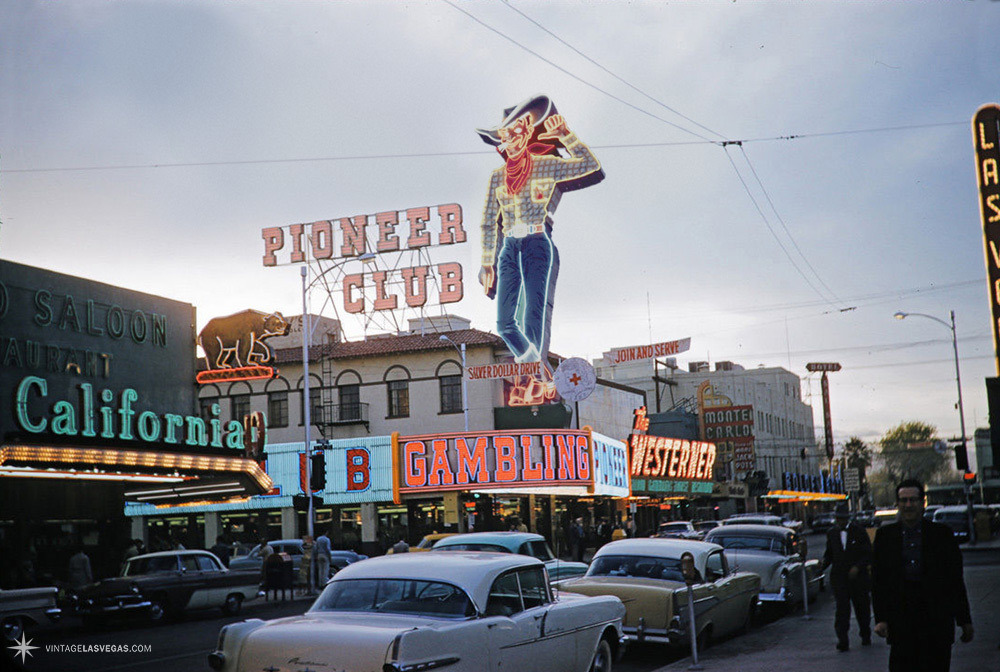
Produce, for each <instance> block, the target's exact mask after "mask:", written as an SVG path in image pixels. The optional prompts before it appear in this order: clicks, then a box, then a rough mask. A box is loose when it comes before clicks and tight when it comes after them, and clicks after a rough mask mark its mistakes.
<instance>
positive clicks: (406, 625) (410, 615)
mask: <svg viewBox="0 0 1000 672" xmlns="http://www.w3.org/2000/svg"><path fill="white" fill-rule="evenodd" d="M432 555H433V557H431V556H432ZM624 614H625V608H624V607H623V606H622V603H621V602H620V601H619V600H617V599H616V598H613V597H592V598H580V597H578V596H566V595H563V596H560V597H558V598H556V597H554V596H553V593H552V591H551V589H550V587H549V582H548V577H547V576H546V572H545V565H544V564H543V563H542V562H540V561H539V560H537V559H535V558H529V557H526V556H523V555H518V554H512V553H506V554H503V555H500V554H497V553H434V554H423V553H419V554H415V553H399V554H396V555H386V556H382V557H378V558H372V559H371V560H369V561H367V562H362V563H357V564H352V565H350V566H348V567H347V568H345V569H343V570H341V571H340V572H338V573H337V575H336V576H334V577H333V579H332V580H331V581H330V583H328V584H327V586H326V588H325V589H324V590H323V593H322V594H321V595H320V596H319V598H318V599H317V600H316V602H315V603H314V604H313V606H312V608H310V609H309V611H307V612H306V613H305V614H303V615H301V616H293V617H290V618H282V619H277V620H273V621H266V622H265V621H262V620H259V619H250V620H246V621H242V622H240V623H233V624H231V625H227V626H224V627H223V628H222V631H221V632H220V633H219V640H218V641H219V644H218V648H217V650H216V651H214V652H213V653H211V654H209V657H208V662H209V665H210V666H211V667H212V669H214V670H224V671H228V670H249V669H254V670H259V669H266V670H279V669H280V670H296V669H299V668H305V667H308V668H309V669H319V670H337V672H371V671H373V670H385V671H389V670H396V671H401V670H431V669H436V668H447V669H448V671H449V672H452V671H454V672H481V671H483V670H517V671H518V672H522V671H523V672H531V671H533V670H537V671H538V672H550V671H552V672H587V671H588V670H610V669H611V665H612V660H613V659H614V658H615V656H616V654H618V653H619V652H620V651H621V641H622V631H621V622H622V616H623V615H624ZM307 661H308V662H307Z"/></svg>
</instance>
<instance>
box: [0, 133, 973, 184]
mask: <svg viewBox="0 0 1000 672" xmlns="http://www.w3.org/2000/svg"><path fill="white" fill-rule="evenodd" d="M967 125H968V122H965V121H954V122H947V123H942V124H922V125H916V126H885V127H882V128H861V129H855V130H848V131H836V132H830V133H805V134H800V135H782V136H774V137H767V138H755V139H752V140H738V141H733V143H734V144H735V143H737V142H742V143H744V144H745V143H748V142H774V141H779V140H802V139H807V138H822V137H828V136H833V135H847V134H852V133H878V132H884V131H904V130H911V129H916V128H937V127H940V126H967ZM718 144H719V143H718V142H716V141H714V140H686V141H669V142H623V143H615V144H609V145H591V147H592V148H593V149H600V150H605V149H611V150H614V149H643V148H651V147H684V146H691V145H706V146H707V145H713V146H717V145H718ZM476 155H482V156H486V155H489V156H496V151H495V150H482V149H480V150H472V151H466V152H408V153H401V154H348V155H344V156H306V157H291V158H284V159H232V160H220V161H182V162H176V163H170V162H166V161H158V162H156V163H129V164H103V165H95V166H45V167H40V168H3V167H0V174H4V173H6V174H13V173H21V174H23V173H58V172H75V171H91V170H148V169H152V168H203V167H218V166H251V165H259V164H270V163H321V162H327V161H328V162H335V161H373V160H374V161H377V160H386V159H392V160H396V159H429V158H436V157H449V156H476Z"/></svg>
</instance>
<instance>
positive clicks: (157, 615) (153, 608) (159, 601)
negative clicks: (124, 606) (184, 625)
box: [149, 597, 167, 623]
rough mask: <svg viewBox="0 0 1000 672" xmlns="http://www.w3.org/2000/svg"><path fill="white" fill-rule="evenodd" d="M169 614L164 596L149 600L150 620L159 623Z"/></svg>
mask: <svg viewBox="0 0 1000 672" xmlns="http://www.w3.org/2000/svg"><path fill="white" fill-rule="evenodd" d="M166 616H167V607H166V602H165V601H164V599H163V598H162V597H153V598H150V600H149V620H150V621H151V622H153V623H159V622H160V621H162V620H163V619H164V618H166Z"/></svg>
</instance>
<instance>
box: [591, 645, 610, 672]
mask: <svg viewBox="0 0 1000 672" xmlns="http://www.w3.org/2000/svg"><path fill="white" fill-rule="evenodd" d="M590 672H611V645H610V644H608V640H606V639H603V638H602V639H601V643H600V644H598V645H597V651H595V652H594V659H593V660H592V661H591V662H590Z"/></svg>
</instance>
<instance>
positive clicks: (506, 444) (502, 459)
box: [493, 436, 517, 482]
mask: <svg viewBox="0 0 1000 672" xmlns="http://www.w3.org/2000/svg"><path fill="white" fill-rule="evenodd" d="M493 449H494V450H495V451H496V454H497V470H496V480H497V482H503V481H513V480H514V479H516V478H517V460H516V459H515V458H514V451H515V450H517V442H515V441H514V437H513V436H498V437H496V438H495V439H493Z"/></svg>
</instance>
